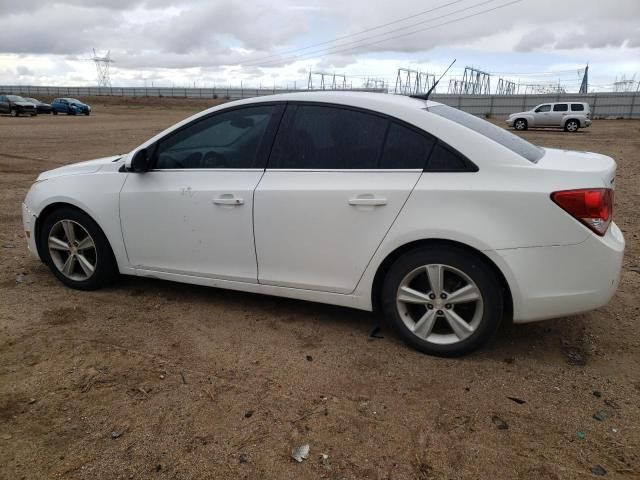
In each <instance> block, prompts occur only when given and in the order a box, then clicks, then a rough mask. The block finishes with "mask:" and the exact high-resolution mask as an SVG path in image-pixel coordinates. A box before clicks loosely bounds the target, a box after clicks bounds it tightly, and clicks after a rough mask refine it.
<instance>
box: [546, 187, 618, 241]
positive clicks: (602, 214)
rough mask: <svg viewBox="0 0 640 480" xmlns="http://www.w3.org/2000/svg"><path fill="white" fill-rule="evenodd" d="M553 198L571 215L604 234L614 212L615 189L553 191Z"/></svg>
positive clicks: (596, 231) (601, 234)
mask: <svg viewBox="0 0 640 480" xmlns="http://www.w3.org/2000/svg"><path fill="white" fill-rule="evenodd" d="M551 200H553V201H554V202H555V203H556V204H558V205H559V206H560V207H561V208H562V209H563V210H566V211H567V213H569V215H571V216H572V217H574V218H575V219H577V220H579V221H580V222H582V223H584V224H585V225H586V226H587V227H589V228H590V229H591V230H593V231H594V232H595V233H597V234H598V235H600V236H603V235H604V234H605V233H606V232H607V228H609V224H610V223H611V216H612V214H613V191H612V190H610V189H608V188H585V189H580V190H563V191H560V192H553V193H552V194H551Z"/></svg>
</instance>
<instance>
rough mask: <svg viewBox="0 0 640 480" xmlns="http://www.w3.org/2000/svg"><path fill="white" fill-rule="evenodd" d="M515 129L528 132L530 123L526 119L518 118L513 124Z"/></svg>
mask: <svg viewBox="0 0 640 480" xmlns="http://www.w3.org/2000/svg"><path fill="white" fill-rule="evenodd" d="M513 128H514V129H516V130H520V131H523V130H527V129H528V128H529V122H527V119H526V118H516V120H515V121H514V122H513Z"/></svg>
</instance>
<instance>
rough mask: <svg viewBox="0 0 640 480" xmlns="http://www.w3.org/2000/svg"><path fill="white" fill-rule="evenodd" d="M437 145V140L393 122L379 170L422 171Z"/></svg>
mask: <svg viewBox="0 0 640 480" xmlns="http://www.w3.org/2000/svg"><path fill="white" fill-rule="evenodd" d="M435 143H436V141H435V139H434V138H433V137H431V136H428V135H427V134H425V133H420V132H417V131H415V130H412V129H410V128H407V127H405V126H403V125H400V124H398V123H395V122H392V123H391V125H390V126H389V132H388V133H387V141H386V142H385V145H384V152H383V153H382V158H381V159H380V166H379V168H381V169H420V170H422V169H423V168H424V166H425V163H426V161H427V159H428V158H429V154H430V153H431V150H433V146H434V145H435Z"/></svg>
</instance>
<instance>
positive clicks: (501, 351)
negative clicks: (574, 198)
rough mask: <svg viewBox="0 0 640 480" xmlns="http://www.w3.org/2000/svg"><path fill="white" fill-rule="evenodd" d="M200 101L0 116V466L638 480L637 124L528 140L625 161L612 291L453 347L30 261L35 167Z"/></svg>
mask: <svg viewBox="0 0 640 480" xmlns="http://www.w3.org/2000/svg"><path fill="white" fill-rule="evenodd" d="M205 103H206V102H203V103H202V104H200V103H198V104H196V103H195V102H192V103H180V102H165V103H162V102H161V103H160V104H158V105H151V104H150V102H147V104H137V105H136V104H134V102H130V103H128V104H126V105H114V104H109V105H106V104H105V103H104V102H103V103H96V104H94V107H95V108H94V112H93V114H92V115H91V116H90V117H66V116H57V117H53V116H38V117H37V118H17V119H15V118H10V117H6V116H2V117H0V478H1V479H7V480H14V479H38V480H39V479H53V478H69V479H147V478H149V479H155V478H158V479H223V478H224V479H227V478H229V479H231V478H245V479H262V478H264V479H271V478H273V479H289V478H290V479H306V478H309V479H311V478H313V479H317V478H323V479H333V480H337V479H345V480H346V479H582V478H590V477H591V476H593V475H595V473H593V472H596V473H600V474H602V473H603V470H599V468H602V469H604V470H605V471H606V474H605V475H606V478H640V296H639V295H638V291H639V290H640V272H638V271H634V270H632V268H633V267H638V266H639V265H640V247H639V245H638V235H639V233H640V221H639V220H640V214H639V206H640V164H639V161H640V122H638V121H635V122H633V121H596V122H594V125H593V126H592V127H591V128H590V129H588V130H585V131H580V132H579V133H577V134H566V133H563V132H559V131H558V132H554V131H537V132H534V131H530V132H525V133H524V136H525V137H526V138H528V139H530V140H532V141H534V142H536V143H538V144H540V145H544V146H552V147H561V148H570V149H576V150H591V151H596V152H601V153H604V154H607V155H611V156H613V157H614V158H615V159H617V161H618V165H619V167H618V180H617V191H616V197H615V202H616V205H615V220H616V222H617V223H618V225H620V227H621V228H622V230H623V231H624V233H625V236H626V240H627V252H626V257H625V261H624V267H623V274H622V281H621V284H620V288H619V290H618V292H617V293H616V295H615V297H614V299H613V300H612V301H611V303H610V305H609V306H607V307H604V308H601V309H599V310H598V311H595V312H592V313H589V314H586V315H579V316H575V317H572V318H562V319H558V320H552V321H547V322H542V323H538V324H531V325H522V326H505V328H503V329H502V330H501V331H500V332H499V334H498V336H497V338H495V339H494V340H493V341H492V342H491V343H490V344H489V345H487V346H486V347H484V348H483V349H482V350H480V351H478V352H477V353H475V354H473V355H470V356H467V357H465V358H462V359H457V360H448V359H439V358H433V357H428V356H426V355H422V354H420V353H417V352H415V351H413V350H411V349H409V348H408V347H406V346H405V345H403V344H402V343H401V342H400V341H399V340H398V338H397V337H396V336H395V335H394V334H393V333H392V332H390V331H389V329H383V331H382V336H383V337H384V338H381V339H380V338H370V337H369V335H368V334H369V332H370V330H371V329H372V328H373V327H374V325H375V320H374V318H373V316H372V315H371V314H368V313H365V312H358V311H352V310H348V309H342V308H336V307H331V306H325V305H318V304H312V303H304V302H299V301H294V300H286V299H279V298H272V297H266V296H257V295H250V294H243V293H233V292H228V291H223V290H216V289H210V288H203V287H197V286H189V285H181V284H174V283H169V282H161V281H154V280H149V279H138V278H131V277H125V278H122V279H121V280H120V281H119V282H118V283H117V284H116V285H114V286H113V287H111V288H109V289H106V290H100V291H96V292H80V291H74V290H71V289H68V288H65V287H64V286H62V285H61V284H60V283H59V282H58V281H57V280H56V279H55V278H54V277H53V275H51V274H50V273H49V272H48V270H47V268H46V267H44V266H43V265H42V264H40V263H39V262H38V261H36V260H35V259H33V258H31V257H30V256H29V255H28V252H27V249H26V246H25V241H24V239H23V238H22V237H23V234H22V228H21V219H20V202H21V201H22V199H23V198H24V196H25V193H26V191H27V189H28V188H29V186H30V184H31V183H32V182H33V180H34V179H35V177H36V175H37V174H38V173H39V172H40V171H43V170H47V169H51V168H53V167H56V166H59V165H63V164H67V163H71V162H76V161H79V160H83V159H90V158H97V157H101V156H106V155H110V154H114V153H120V152H126V151H128V150H130V149H131V148H133V147H134V146H136V145H138V144H139V143H141V142H142V141H143V140H145V139H147V138H148V137H150V136H151V135H152V134H154V133H155V132H158V131H159V130H161V129H163V128H164V127H166V126H169V125H171V124H173V123H174V122H176V121H177V120H180V119H182V118H184V117H186V116H187V115H189V114H190V113H192V112H194V111H196V110H197V109H199V108H201V107H202V106H204V104H205ZM597 413H599V414H600V415H599V416H601V417H605V418H603V419H602V420H597V419H596V418H594V414H597ZM305 443H308V444H309V445H310V456H309V459H308V460H306V461H304V462H302V463H296V462H294V461H293V460H292V459H291V458H290V457H289V454H290V451H291V449H292V448H293V447H294V446H297V445H300V444H305ZM325 455H326V456H325ZM598 466H599V467H598Z"/></svg>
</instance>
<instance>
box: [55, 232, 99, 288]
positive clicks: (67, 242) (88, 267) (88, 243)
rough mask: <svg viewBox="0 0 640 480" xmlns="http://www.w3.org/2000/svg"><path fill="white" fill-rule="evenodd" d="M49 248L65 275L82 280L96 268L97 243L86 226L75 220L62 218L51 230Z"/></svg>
mask: <svg viewBox="0 0 640 480" xmlns="http://www.w3.org/2000/svg"><path fill="white" fill-rule="evenodd" d="M47 243H48V248H49V254H50V255H51V259H52V260H53V263H54V265H55V266H56V268H57V269H58V270H59V271H60V273H62V274H63V275H64V276H65V277H67V278H69V279H71V280H74V281H77V282H80V281H84V280H87V279H88V278H90V277H91V276H92V275H93V274H94V272H95V269H96V265H97V261H98V255H97V250H96V245H95V242H94V240H93V238H91V235H89V232H88V231H87V229H86V228H84V227H83V226H82V225H80V224H79V223H77V222H74V221H73V220H60V221H58V222H56V223H55V224H54V225H53V227H51V230H50V231H49V237H48V242H47Z"/></svg>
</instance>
